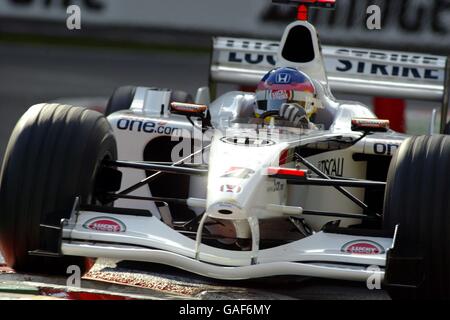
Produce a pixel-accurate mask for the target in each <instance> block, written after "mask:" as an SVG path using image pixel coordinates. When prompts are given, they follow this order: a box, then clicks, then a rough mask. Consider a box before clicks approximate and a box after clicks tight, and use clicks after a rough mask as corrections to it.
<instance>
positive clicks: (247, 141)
mask: <svg viewBox="0 0 450 320" xmlns="http://www.w3.org/2000/svg"><path fill="white" fill-rule="evenodd" d="M220 141H222V142H225V143H229V144H235V145H242V146H247V147H268V146H272V145H274V144H275V141H273V140H269V139H258V138H250V137H247V138H245V137H242V138H238V137H224V138H222V139H220Z"/></svg>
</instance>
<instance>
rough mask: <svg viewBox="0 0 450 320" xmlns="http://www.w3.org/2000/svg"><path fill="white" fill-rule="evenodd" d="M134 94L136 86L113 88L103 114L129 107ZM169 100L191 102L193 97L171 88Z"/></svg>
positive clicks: (107, 114)
mask: <svg viewBox="0 0 450 320" xmlns="http://www.w3.org/2000/svg"><path fill="white" fill-rule="evenodd" d="M135 94H136V87H133V86H123V87H119V88H117V89H116V90H114V93H113V94H112V96H111V98H109V100H108V104H107V106H106V111H105V115H106V116H109V115H110V114H111V113H114V112H117V111H121V110H128V109H130V107H131V103H132V102H133V99H134V95H135ZM170 101H171V102H172V101H175V102H184V103H193V102H194V99H192V96H191V95H190V94H189V93H187V92H184V91H180V90H172V95H171V97H170Z"/></svg>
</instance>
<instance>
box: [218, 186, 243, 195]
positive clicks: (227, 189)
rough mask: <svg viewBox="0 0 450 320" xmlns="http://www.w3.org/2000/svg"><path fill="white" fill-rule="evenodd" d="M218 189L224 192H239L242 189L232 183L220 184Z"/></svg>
mask: <svg viewBox="0 0 450 320" xmlns="http://www.w3.org/2000/svg"><path fill="white" fill-rule="evenodd" d="M220 191H222V192H226V193H239V192H241V191H242V188H241V186H238V185H234V184H224V185H222V186H220Z"/></svg>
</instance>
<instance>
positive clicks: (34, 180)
mask: <svg viewBox="0 0 450 320" xmlns="http://www.w3.org/2000/svg"><path fill="white" fill-rule="evenodd" d="M116 158H117V149H116V141H115V138H114V136H113V133H112V129H111V127H110V125H109V123H108V121H107V120H106V118H105V117H104V116H103V115H101V114H100V113H98V112H95V111H92V110H87V109H84V108H77V107H70V106H66V105H57V104H41V105H35V106H33V107H31V108H30V109H29V110H28V111H27V112H26V113H25V114H24V115H23V116H22V118H21V119H20V120H19V122H18V124H17V125H16V127H15V129H14V131H13V133H12V135H11V138H10V141H9V144H8V147H7V150H6V153H5V157H4V161H3V166H2V171H1V177H0V249H1V251H2V253H3V256H4V258H5V260H6V262H7V264H8V265H9V266H10V267H12V268H13V269H15V270H17V271H23V272H38V273H49V274H58V273H59V274H62V273H65V272H66V270H67V266H69V265H78V266H79V267H80V269H81V270H82V271H86V268H88V263H86V262H88V261H86V259H85V258H81V257H42V256H34V255H30V254H29V252H30V251H35V250H43V251H49V252H58V250H59V249H60V248H59V245H58V241H59V233H58V232H55V231H52V230H51V229H48V228H42V226H41V225H49V226H59V225H60V222H61V219H63V218H69V216H70V213H71V209H72V207H73V204H74V200H75V197H80V203H81V204H94V203H96V202H97V201H96V192H97V189H98V188H97V187H96V185H97V184H98V183H99V182H98V181H97V180H98V179H96V177H97V176H98V173H99V172H100V170H99V168H100V163H101V161H102V160H104V159H110V160H115V159H116Z"/></svg>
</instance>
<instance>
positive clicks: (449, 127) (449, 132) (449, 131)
mask: <svg viewBox="0 0 450 320" xmlns="http://www.w3.org/2000/svg"><path fill="white" fill-rule="evenodd" d="M444 134H447V135H450V122H448V123H447V125H446V126H445V129H444Z"/></svg>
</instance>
